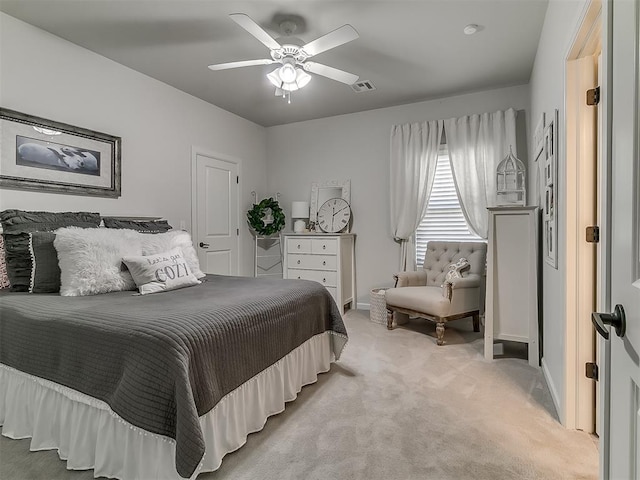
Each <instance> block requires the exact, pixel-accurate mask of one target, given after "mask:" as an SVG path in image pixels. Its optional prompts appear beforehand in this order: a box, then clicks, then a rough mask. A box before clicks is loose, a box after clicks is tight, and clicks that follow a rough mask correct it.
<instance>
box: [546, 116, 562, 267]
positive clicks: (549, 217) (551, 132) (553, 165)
mask: <svg viewBox="0 0 640 480" xmlns="http://www.w3.org/2000/svg"><path fill="white" fill-rule="evenodd" d="M558 125H559V123H558V110H555V111H554V115H553V118H552V119H551V121H550V122H549V125H547V127H546V128H545V129H544V141H543V144H544V148H543V154H542V158H544V184H545V187H544V215H543V221H544V250H545V262H546V263H547V264H548V265H550V266H552V267H553V268H558V215H557V210H558V208H557V201H558V198H557V185H558V180H557V179H558Z"/></svg>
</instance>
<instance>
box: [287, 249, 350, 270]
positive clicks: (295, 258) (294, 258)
mask: <svg viewBox="0 0 640 480" xmlns="http://www.w3.org/2000/svg"><path fill="white" fill-rule="evenodd" d="M288 264H289V267H291V268H306V269H311V270H336V268H337V267H338V265H337V258H336V256H335V255H300V254H295V253H292V254H290V255H289V257H288Z"/></svg>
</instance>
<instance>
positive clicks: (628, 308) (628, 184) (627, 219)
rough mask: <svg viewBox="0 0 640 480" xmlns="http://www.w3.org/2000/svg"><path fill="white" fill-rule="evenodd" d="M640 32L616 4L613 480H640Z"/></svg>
mask: <svg viewBox="0 0 640 480" xmlns="http://www.w3.org/2000/svg"><path fill="white" fill-rule="evenodd" d="M639 25H640V1H639V0H613V1H612V23H610V24H609V28H612V30H611V37H609V38H610V39H611V50H610V52H611V54H612V57H611V61H610V62H608V64H609V65H611V66H612V76H611V81H612V85H611V88H610V89H609V91H610V92H612V100H611V101H612V103H611V113H612V114H611V117H610V119H609V121H611V122H612V123H611V129H610V131H611V186H612V188H611V257H610V258H611V264H610V265H611V283H610V285H611V307H612V308H613V307H614V306H616V305H621V306H622V307H623V308H624V310H625V312H626V332H625V334H624V335H619V333H620V332H616V330H615V329H614V328H610V327H607V328H608V329H609V330H610V333H609V341H608V343H607V345H606V347H605V356H606V357H607V358H606V359H607V360H608V362H607V363H608V365H606V367H605V372H604V373H605V375H606V376H607V378H606V381H605V382H603V383H604V384H605V385H606V384H608V388H606V387H605V392H604V394H605V395H606V394H607V393H608V394H609V398H608V400H609V402H608V404H609V405H608V407H609V408H608V409H607V410H608V416H607V418H608V420H609V422H608V425H607V424H606V423H605V436H606V437H607V438H608V441H606V443H605V447H607V446H608V448H605V450H608V455H609V458H608V472H607V470H605V471H604V476H605V478H606V477H607V473H608V478H609V479H611V480H627V479H629V480H634V479H635V480H640V357H639V355H640V242H639V239H640V188H639V187H640V179H639V177H640V161H639V158H640V152H639V143H640V141H639V137H640V125H639V123H640V114H639V113H638V111H639V107H640V105H639V103H638V102H639V96H640V91H639V90H640V88H639V85H638V82H639V81H640V79H639V77H640V75H639V72H638V64H639V58H638V56H639V55H640V53H639V52H640V50H639V48H640V41H639V35H640V32H639V31H638V30H639V28H640V27H639ZM614 321H615V320H614ZM607 350H609V351H608V352H607ZM603 414H605V415H606V414H607V412H606V411H605V412H603ZM605 422H606V420H605ZM604 455H606V453H604ZM605 461H606V459H605Z"/></svg>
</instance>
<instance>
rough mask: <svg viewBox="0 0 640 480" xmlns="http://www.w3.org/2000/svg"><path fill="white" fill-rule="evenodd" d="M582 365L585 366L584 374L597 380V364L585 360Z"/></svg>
mask: <svg viewBox="0 0 640 480" xmlns="http://www.w3.org/2000/svg"><path fill="white" fill-rule="evenodd" d="M584 366H585V369H584V370H585V372H584V375H585V376H586V377H587V378H591V379H593V380H595V381H598V365H596V364H595V363H592V362H587V363H585V364H584Z"/></svg>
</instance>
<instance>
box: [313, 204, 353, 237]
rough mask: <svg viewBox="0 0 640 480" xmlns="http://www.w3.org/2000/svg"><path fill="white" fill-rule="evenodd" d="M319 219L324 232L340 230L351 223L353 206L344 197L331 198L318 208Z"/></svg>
mask: <svg viewBox="0 0 640 480" xmlns="http://www.w3.org/2000/svg"><path fill="white" fill-rule="evenodd" d="M317 220H318V225H319V226H320V229H321V230H322V231H323V232H326V233H337V232H340V231H342V230H344V229H345V228H346V227H347V226H348V225H349V220H351V207H349V204H348V203H347V201H346V200H345V199H343V198H330V199H329V200H327V201H326V202H324V203H323V204H322V206H321V207H320V209H319V210H318V215H317Z"/></svg>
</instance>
